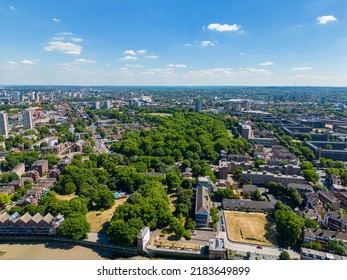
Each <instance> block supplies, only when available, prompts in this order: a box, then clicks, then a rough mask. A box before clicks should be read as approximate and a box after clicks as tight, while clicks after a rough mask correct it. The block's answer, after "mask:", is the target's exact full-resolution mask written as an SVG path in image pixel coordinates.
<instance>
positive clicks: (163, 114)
mask: <svg viewBox="0 0 347 280" xmlns="http://www.w3.org/2000/svg"><path fill="white" fill-rule="evenodd" d="M148 115H149V116H158V117H172V114H167V113H148Z"/></svg>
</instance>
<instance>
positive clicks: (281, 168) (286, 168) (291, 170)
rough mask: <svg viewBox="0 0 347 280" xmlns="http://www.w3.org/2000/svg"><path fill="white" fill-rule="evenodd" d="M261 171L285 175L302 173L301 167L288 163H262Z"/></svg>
mask: <svg viewBox="0 0 347 280" xmlns="http://www.w3.org/2000/svg"><path fill="white" fill-rule="evenodd" d="M259 171H260V172H263V171H267V172H271V173H278V172H279V173H281V174H283V175H301V167H300V166H295V165H292V164H287V165H260V166H259Z"/></svg>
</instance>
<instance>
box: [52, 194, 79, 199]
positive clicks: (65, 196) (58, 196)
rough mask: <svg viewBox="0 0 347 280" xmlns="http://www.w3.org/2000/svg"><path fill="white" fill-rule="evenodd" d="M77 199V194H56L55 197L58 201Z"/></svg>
mask: <svg viewBox="0 0 347 280" xmlns="http://www.w3.org/2000/svg"><path fill="white" fill-rule="evenodd" d="M75 197H78V196H77V195H75V193H72V194H66V195H61V194H56V196H55V198H56V199H58V200H71V199H73V198H75Z"/></svg>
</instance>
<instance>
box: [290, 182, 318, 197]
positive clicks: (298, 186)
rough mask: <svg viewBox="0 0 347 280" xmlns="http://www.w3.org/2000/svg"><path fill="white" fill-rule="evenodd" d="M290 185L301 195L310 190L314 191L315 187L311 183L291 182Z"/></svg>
mask: <svg viewBox="0 0 347 280" xmlns="http://www.w3.org/2000/svg"><path fill="white" fill-rule="evenodd" d="M288 187H290V188H294V189H296V190H297V191H298V192H299V194H300V195H304V194H305V193H308V192H313V188H312V186H311V185H309V184H297V183H289V184H288Z"/></svg>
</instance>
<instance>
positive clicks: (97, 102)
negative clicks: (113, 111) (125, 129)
mask: <svg viewBox="0 0 347 280" xmlns="http://www.w3.org/2000/svg"><path fill="white" fill-rule="evenodd" d="M92 107H93V110H99V109H100V102H99V101H95V102H94V103H93V105H92Z"/></svg>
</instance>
